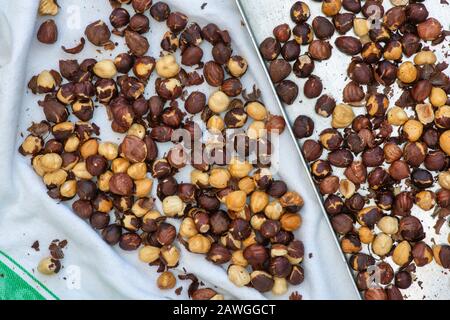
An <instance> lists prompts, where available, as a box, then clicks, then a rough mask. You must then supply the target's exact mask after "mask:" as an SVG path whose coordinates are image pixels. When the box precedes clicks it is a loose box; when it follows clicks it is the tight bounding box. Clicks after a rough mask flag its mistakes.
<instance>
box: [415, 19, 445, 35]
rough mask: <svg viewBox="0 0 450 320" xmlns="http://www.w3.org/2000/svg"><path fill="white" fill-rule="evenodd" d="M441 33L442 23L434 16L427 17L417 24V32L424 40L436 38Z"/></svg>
mask: <svg viewBox="0 0 450 320" xmlns="http://www.w3.org/2000/svg"><path fill="white" fill-rule="evenodd" d="M441 33H442V25H441V23H440V22H439V21H438V20H436V19H434V18H428V19H426V20H425V21H423V22H421V23H419V24H418V25H417V34H418V35H419V37H420V38H421V39H422V40H424V41H433V40H436V39H437V38H438V37H439V36H440V35H441Z"/></svg>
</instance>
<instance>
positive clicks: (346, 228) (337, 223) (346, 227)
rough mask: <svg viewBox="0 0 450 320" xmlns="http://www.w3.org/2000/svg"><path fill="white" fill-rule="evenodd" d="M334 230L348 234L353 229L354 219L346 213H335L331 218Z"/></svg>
mask: <svg viewBox="0 0 450 320" xmlns="http://www.w3.org/2000/svg"><path fill="white" fill-rule="evenodd" d="M331 225H332V226H333V230H334V231H335V232H337V233H340V234H346V233H348V232H350V231H352V230H353V219H352V218H351V217H350V216H349V215H348V214H345V213H340V214H337V215H334V216H333V217H332V218H331Z"/></svg>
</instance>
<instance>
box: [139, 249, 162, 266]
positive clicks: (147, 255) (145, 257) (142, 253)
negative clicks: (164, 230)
mask: <svg viewBox="0 0 450 320" xmlns="http://www.w3.org/2000/svg"><path fill="white" fill-rule="evenodd" d="M160 252H161V250H160V249H159V248H158V247H152V246H143V247H142V248H141V249H139V260H141V261H142V262H145V263H152V262H155V261H156V260H158V259H159V254H160Z"/></svg>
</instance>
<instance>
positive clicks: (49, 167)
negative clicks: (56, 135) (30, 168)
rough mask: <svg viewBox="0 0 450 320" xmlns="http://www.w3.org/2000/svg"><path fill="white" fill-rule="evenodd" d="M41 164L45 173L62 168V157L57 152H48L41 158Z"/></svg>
mask: <svg viewBox="0 0 450 320" xmlns="http://www.w3.org/2000/svg"><path fill="white" fill-rule="evenodd" d="M39 165H40V167H41V168H42V170H43V171H44V173H49V172H53V171H56V170H58V169H60V168H61V166H62V158H61V156H60V155H59V154H57V153H47V154H44V155H43V156H42V157H41V158H40V160H39Z"/></svg>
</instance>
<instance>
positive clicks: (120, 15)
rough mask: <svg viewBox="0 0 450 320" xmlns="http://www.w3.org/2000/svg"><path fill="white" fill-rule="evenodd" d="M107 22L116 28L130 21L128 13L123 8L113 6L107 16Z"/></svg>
mask: <svg viewBox="0 0 450 320" xmlns="http://www.w3.org/2000/svg"><path fill="white" fill-rule="evenodd" d="M109 22H110V23H111V25H112V26H113V27H114V28H117V29H118V28H122V27H125V26H126V25H127V24H128V23H129V22H130V14H129V13H128V11H127V10H126V9H124V8H115V9H114V10H113V11H112V12H111V14H110V16H109Z"/></svg>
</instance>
